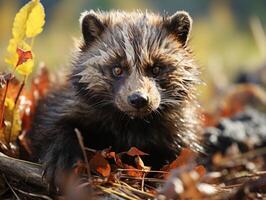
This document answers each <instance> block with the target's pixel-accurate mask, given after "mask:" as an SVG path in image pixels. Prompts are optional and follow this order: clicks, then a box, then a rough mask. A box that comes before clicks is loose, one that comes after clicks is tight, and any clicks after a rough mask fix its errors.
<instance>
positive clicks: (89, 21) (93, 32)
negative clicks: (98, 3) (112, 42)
mask: <svg viewBox="0 0 266 200" xmlns="http://www.w3.org/2000/svg"><path fill="white" fill-rule="evenodd" d="M80 25H81V30H82V34H83V38H84V42H85V44H86V45H89V44H90V43H92V42H93V41H94V40H95V39H96V38H97V37H99V36H100V35H101V34H102V33H103V31H104V29H105V26H104V24H103V22H102V21H101V20H100V18H99V17H98V16H97V14H96V13H95V12H94V11H93V10H90V11H86V12H83V13H82V14H81V17H80Z"/></svg>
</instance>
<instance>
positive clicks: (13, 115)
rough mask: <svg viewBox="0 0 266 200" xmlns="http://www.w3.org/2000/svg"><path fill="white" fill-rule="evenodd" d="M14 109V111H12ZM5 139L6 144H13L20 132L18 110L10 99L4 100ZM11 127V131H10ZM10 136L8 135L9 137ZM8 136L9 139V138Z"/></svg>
mask: <svg viewBox="0 0 266 200" xmlns="http://www.w3.org/2000/svg"><path fill="white" fill-rule="evenodd" d="M14 109H15V110H14ZM4 117H5V130H4V134H5V139H6V143H10V142H14V141H16V139H17V136H18V134H19V133H20V131H21V119H20V114H19V110H18V108H16V107H15V102H14V100H13V99H11V98H6V99H5V116H4ZM11 125H12V130H11ZM9 134H10V135H9ZM9 136H10V137H9Z"/></svg>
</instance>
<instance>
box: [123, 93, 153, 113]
mask: <svg viewBox="0 0 266 200" xmlns="http://www.w3.org/2000/svg"><path fill="white" fill-rule="evenodd" d="M127 101H128V103H129V104H130V105H131V106H133V107H134V108H136V109H140V108H144V107H146V106H147V105H148V103H149V97H148V96H147V95H145V94H143V93H141V92H135V93H133V94H131V95H129V96H128V98H127Z"/></svg>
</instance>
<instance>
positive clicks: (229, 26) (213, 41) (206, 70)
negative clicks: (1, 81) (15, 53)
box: [0, 0, 266, 101]
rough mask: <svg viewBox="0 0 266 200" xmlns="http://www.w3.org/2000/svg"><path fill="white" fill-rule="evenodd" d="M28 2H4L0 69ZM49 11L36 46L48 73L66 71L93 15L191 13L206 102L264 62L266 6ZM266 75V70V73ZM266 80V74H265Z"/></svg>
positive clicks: (54, 6) (51, 3)
mask: <svg viewBox="0 0 266 200" xmlns="http://www.w3.org/2000/svg"><path fill="white" fill-rule="evenodd" d="M26 2H27V1H26V0H0V55H1V58H2V59H0V66H1V69H3V68H6V67H7V66H6V64H5V63H4V61H3V60H4V55H5V53H6V47H7V44H8V40H9V38H10V37H11V27H12V22H13V19H14V16H15V14H16V12H17V11H18V10H19V8H20V7H21V6H22V5H23V4H25V3H26ZM42 3H43V4H44V7H45V10H46V15H47V17H46V21H47V23H46V25H45V28H44V32H43V33H42V34H41V35H40V36H38V37H37V39H36V43H35V46H34V51H35V54H36V55H37V60H38V61H44V62H45V64H46V65H47V67H49V68H50V69H59V68H60V69H62V68H67V63H68V61H69V59H70V55H71V49H72V48H73V44H74V42H73V41H74V40H73V38H75V37H76V38H78V37H80V30H79V23H78V19H79V15H80V12H82V11H84V10H89V9H103V10H110V9H122V10H133V9H141V10H145V9H148V10H152V11H156V12H161V13H163V12H167V13H169V14H173V13H174V12H175V11H177V10H186V11H188V12H189V13H190V14H191V16H192V17H193V19H194V24H193V31H192V37H191V46H192V48H193V50H194V54H195V57H196V59H197V60H198V63H199V65H200V66H201V68H202V71H203V73H202V76H203V80H204V82H206V83H207V85H208V87H203V88H202V89H201V97H202V99H203V101H207V99H208V98H209V97H210V96H211V93H214V92H213V91H214V90H210V88H216V90H217V89H218V90H219V89H221V90H222V89H225V88H227V87H228V85H230V84H231V82H232V81H233V80H235V79H237V78H236V77H237V76H238V75H239V74H240V73H242V72H244V71H255V70H257V69H258V68H261V67H263V66H264V68H265V61H266V39H265V38H266V37H265V32H264V30H265V27H266V12H265V11H266V1H265V0H255V1H251V0H234V1H233V0H232V1H229V0H189V1H188V0H75V1H74V0H42ZM264 72H266V70H264ZM262 76H264V77H265V79H266V73H264V74H262Z"/></svg>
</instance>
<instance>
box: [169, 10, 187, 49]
mask: <svg viewBox="0 0 266 200" xmlns="http://www.w3.org/2000/svg"><path fill="white" fill-rule="evenodd" d="M165 27H166V29H167V30H168V31H169V33H171V34H173V35H174V36H176V38H177V39H178V41H180V42H181V44H182V45H186V43H187V40H188V37H189V33H190V30H191V28H192V19H191V17H190V15H189V14H188V13H187V12H185V11H177V12H176V13H175V14H173V15H172V16H170V17H169V18H167V19H166V21H165Z"/></svg>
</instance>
